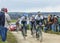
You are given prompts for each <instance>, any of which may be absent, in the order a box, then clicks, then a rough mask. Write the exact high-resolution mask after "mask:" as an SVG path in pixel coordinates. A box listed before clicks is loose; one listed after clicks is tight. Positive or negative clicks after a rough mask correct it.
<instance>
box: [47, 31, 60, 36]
mask: <svg viewBox="0 0 60 43" xmlns="http://www.w3.org/2000/svg"><path fill="white" fill-rule="evenodd" d="M46 33H50V34H57V35H60V32H53V31H47V32H46Z"/></svg>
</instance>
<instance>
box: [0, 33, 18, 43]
mask: <svg viewBox="0 0 60 43" xmlns="http://www.w3.org/2000/svg"><path fill="white" fill-rule="evenodd" d="M0 43H17V40H16V38H15V37H14V36H13V35H12V33H10V32H8V34H7V40H6V42H2V41H1V37H0Z"/></svg>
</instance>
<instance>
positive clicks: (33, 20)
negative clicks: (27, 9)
mask: <svg viewBox="0 0 60 43" xmlns="http://www.w3.org/2000/svg"><path fill="white" fill-rule="evenodd" d="M30 24H31V35H33V34H34V33H33V30H36V28H35V15H32V17H31V18H30ZM33 27H34V29H33Z"/></svg>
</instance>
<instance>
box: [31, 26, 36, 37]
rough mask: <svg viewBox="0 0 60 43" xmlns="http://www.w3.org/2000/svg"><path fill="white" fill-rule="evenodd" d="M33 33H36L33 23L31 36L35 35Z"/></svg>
mask: <svg viewBox="0 0 60 43" xmlns="http://www.w3.org/2000/svg"><path fill="white" fill-rule="evenodd" d="M35 33H36V29H35V27H34V25H33V29H32V36H33V38H34V37H35Z"/></svg>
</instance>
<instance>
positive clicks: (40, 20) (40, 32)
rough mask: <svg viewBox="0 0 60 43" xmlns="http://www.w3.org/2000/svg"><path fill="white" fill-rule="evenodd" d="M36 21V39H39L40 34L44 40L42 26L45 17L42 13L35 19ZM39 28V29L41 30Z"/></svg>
mask: <svg viewBox="0 0 60 43" xmlns="http://www.w3.org/2000/svg"><path fill="white" fill-rule="evenodd" d="M35 20H36V38H38V36H37V35H38V32H39V34H40V36H41V39H42V31H41V29H42V26H41V25H42V20H43V16H42V15H41V14H40V13H38V15H36V17H35ZM37 27H39V29H38V28H37Z"/></svg>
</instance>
